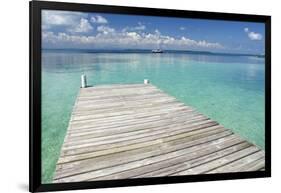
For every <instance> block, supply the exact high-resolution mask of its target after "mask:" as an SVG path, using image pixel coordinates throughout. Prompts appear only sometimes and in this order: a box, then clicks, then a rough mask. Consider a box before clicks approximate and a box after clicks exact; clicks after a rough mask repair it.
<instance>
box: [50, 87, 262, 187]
mask: <svg viewBox="0 0 281 193" xmlns="http://www.w3.org/2000/svg"><path fill="white" fill-rule="evenodd" d="M264 167H265V162H264V152H263V151H261V150H260V149H259V148H258V147H256V146H254V145H253V144H250V143H248V142H247V141H245V140H244V139H242V138H240V137H239V136H237V135H236V134H233V133H232V131H230V130H228V129H226V128H224V127H223V126H221V125H219V124H218V123H217V122H216V121H213V120H211V119H209V118H208V117H207V116H205V115H203V114H202V113H200V112H198V111H196V110H195V109H194V108H192V107H189V106H186V105H185V104H183V103H182V102H180V101H178V100H177V99H175V98H174V97H172V96H169V95H167V94H166V93H164V92H163V91H161V90H159V89H158V88H157V87H155V86H153V85H151V84H124V85H123V84H116V85H101V86H95V87H88V88H82V89H80V91H79V93H78V97H77V99H76V102H75V105H74V107H73V112H72V115H71V118H70V121H69V127H68V130H67V134H66V136H65V140H64V144H63V146H62V150H61V155H60V157H59V160H58V162H57V166H56V172H55V176H54V182H55V183H56V182H77V181H89V180H90V181H92V180H110V179H124V178H140V177H156V176H168V175H188V174H200V173H221V172H237V171H258V170H263V169H264Z"/></svg>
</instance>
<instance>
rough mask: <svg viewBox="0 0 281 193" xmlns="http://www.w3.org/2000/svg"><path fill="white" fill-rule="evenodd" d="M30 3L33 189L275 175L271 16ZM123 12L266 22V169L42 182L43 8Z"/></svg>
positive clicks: (30, 189) (30, 131) (94, 186)
mask: <svg viewBox="0 0 281 193" xmlns="http://www.w3.org/2000/svg"><path fill="white" fill-rule="evenodd" d="M29 6H30V9H29V10H30V18H29V20H30V38H29V39H30V56H29V57H30V77H29V80H30V81H29V82H30V97H29V104H30V105H29V107H30V111H29V112H30V115H29V117H30V120H29V122H30V130H29V133H30V135H29V137H30V139H29V156H30V157H29V159H30V161H29V168H30V174H29V191H30V192H41V191H42V192H43V191H59V190H77V189H90V188H109V187H123V186H137V185H152V184H167V183H183V182H198V181H214V180H233V179H244V178H261V177H270V176H271V17H270V16H265V15H248V14H233V13H215V12H202V11H185V10H170V9H155V8H140V7H124V6H108V5H93V4H79V3H62V2H46V1H44V2H43V1H42V2H41V1H31V2H29ZM43 9H44V10H68V11H80V12H102V13H120V14H131V15H149V16H166V17H179V18H200V19H214V20H226V21H248V22H260V23H264V24H265V170H264V171H256V172H238V173H221V174H208V175H207V174H203V175H189V176H172V177H156V178H142V179H124V180H107V181H95V182H75V183H55V184H42V183H41V10H43Z"/></svg>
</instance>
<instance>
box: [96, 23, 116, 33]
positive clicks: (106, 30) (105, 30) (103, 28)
mask: <svg viewBox="0 0 281 193" xmlns="http://www.w3.org/2000/svg"><path fill="white" fill-rule="evenodd" d="M97 31H98V32H101V33H103V34H109V33H113V32H115V29H114V28H111V27H108V26H104V25H101V26H98V27H97Z"/></svg>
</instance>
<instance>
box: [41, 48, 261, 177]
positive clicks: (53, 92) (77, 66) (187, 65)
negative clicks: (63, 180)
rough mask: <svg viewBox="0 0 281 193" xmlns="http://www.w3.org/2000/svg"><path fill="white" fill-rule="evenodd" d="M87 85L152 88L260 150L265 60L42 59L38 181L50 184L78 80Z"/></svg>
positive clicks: (168, 56)
mask: <svg viewBox="0 0 281 193" xmlns="http://www.w3.org/2000/svg"><path fill="white" fill-rule="evenodd" d="M82 73H84V74H86V75H87V78H88V82H89V84H90V85H100V84H115V83H117V84H120V83H141V82H143V79H145V78H148V79H150V81H151V82H152V84H154V85H156V86H157V87H158V88H160V89H162V90H164V91H165V92H167V93H168V94H170V95H172V96H175V97H176V98H177V99H178V100H181V101H182V102H184V103H185V104H187V105H190V106H192V107H195V108H196V109H197V110H198V111H199V112H201V113H204V114H206V115H207V116H209V117H210V118H212V119H214V120H216V121H218V122H219V123H220V124H222V125H224V126H225V127H227V128H230V129H232V130H233V131H234V132H236V133H238V134H239V135H241V136H242V137H244V138H246V139H248V140H250V141H251V142H253V143H255V144H257V145H258V146H260V147H261V148H263V147H264V59H263V58H258V59H257V58H255V57H248V56H218V55H200V54H192V55H191V54H180V53H163V54H150V53H143V54H141V53H137V54H135V53H131V54H125V53H73V52H72V53H67V52H66V53H64V52H58V53H54V52H43V54H42V168H43V172H42V179H43V182H50V181H51V179H52V175H53V172H54V169H55V164H56V161H57V158H58V156H59V152H60V147H61V145H62V142H63V139H64V135H65V132H66V129H67V126H68V121H69V118H70V114H71V111H72V107H73V104H74V101H75V99H76V95H77V92H78V91H79V88H80V76H81V74H82Z"/></svg>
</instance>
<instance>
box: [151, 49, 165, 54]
mask: <svg viewBox="0 0 281 193" xmlns="http://www.w3.org/2000/svg"><path fill="white" fill-rule="evenodd" d="M151 52H152V53H163V50H161V49H154V50H151Z"/></svg>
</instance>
